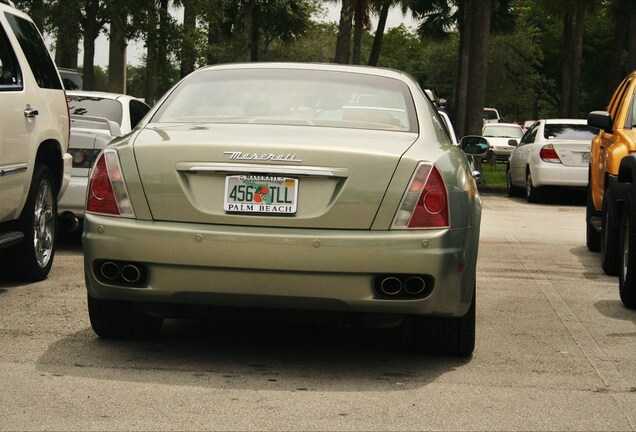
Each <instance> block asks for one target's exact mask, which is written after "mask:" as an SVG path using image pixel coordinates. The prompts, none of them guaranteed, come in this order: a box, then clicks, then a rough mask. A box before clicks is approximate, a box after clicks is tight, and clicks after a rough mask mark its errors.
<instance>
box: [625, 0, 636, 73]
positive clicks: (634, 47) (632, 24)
mask: <svg viewBox="0 0 636 432" xmlns="http://www.w3.org/2000/svg"><path fill="white" fill-rule="evenodd" d="M629 34H630V35H632V36H631V37H630V38H629V42H628V47H627V65H628V67H629V70H630V71H633V70H636V37H634V35H636V4H635V3H634V2H633V1H632V2H631V10H630V11H629Z"/></svg>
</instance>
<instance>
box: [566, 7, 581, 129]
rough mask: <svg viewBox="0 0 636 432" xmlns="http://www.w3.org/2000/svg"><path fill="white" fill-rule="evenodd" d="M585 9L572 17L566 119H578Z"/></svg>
mask: <svg viewBox="0 0 636 432" xmlns="http://www.w3.org/2000/svg"><path fill="white" fill-rule="evenodd" d="M584 23H585V9H584V8H579V10H577V11H576V15H575V17H574V29H573V30H574V33H573V36H574V39H573V41H572V42H573V44H572V47H573V50H572V69H571V81H570V83H571V84H570V102H569V103H568V106H569V110H568V112H567V118H578V117H579V99H580V87H581V58H582V56H583V34H584V32H585V26H584Z"/></svg>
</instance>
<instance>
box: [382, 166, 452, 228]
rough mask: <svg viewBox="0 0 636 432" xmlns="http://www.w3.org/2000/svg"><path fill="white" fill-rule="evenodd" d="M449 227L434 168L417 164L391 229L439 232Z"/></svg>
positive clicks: (443, 191) (444, 193)
mask: <svg viewBox="0 0 636 432" xmlns="http://www.w3.org/2000/svg"><path fill="white" fill-rule="evenodd" d="M449 226H450V221H449V212H448V192H447V191H446V185H445V184H444V179H443V178H442V175H441V174H440V172H439V170H438V169H437V167H436V166H435V165H432V164H429V163H423V162H422V163H420V164H419V165H418V167H417V169H416V170H415V174H414V175H413V177H412V178H411V181H410V183H409V186H408V189H407V190H406V192H405V193H404V197H403V198H402V202H401V204H400V208H399V210H398V212H397V214H396V216H395V219H394V221H393V226H392V228H393V229H439V228H448V227H449Z"/></svg>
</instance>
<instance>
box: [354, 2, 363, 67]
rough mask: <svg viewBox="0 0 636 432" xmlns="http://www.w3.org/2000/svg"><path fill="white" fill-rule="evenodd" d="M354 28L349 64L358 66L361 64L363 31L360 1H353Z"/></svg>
mask: <svg viewBox="0 0 636 432" xmlns="http://www.w3.org/2000/svg"><path fill="white" fill-rule="evenodd" d="M354 3H355V9H354V14H353V16H354V27H353V54H352V57H351V63H352V64H355V65H359V64H360V63H362V58H361V57H362V30H364V22H363V19H364V17H363V16H362V15H363V14H364V11H363V10H362V0H354Z"/></svg>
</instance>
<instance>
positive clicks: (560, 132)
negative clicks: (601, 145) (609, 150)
mask: <svg viewBox="0 0 636 432" xmlns="http://www.w3.org/2000/svg"><path fill="white" fill-rule="evenodd" d="M597 133H598V129H596V128H593V127H590V126H588V125H586V124H563V123H561V124H546V125H545V128H544V129H543V137H544V138H546V139H560V140H592V138H594V136H596V134H597Z"/></svg>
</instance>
